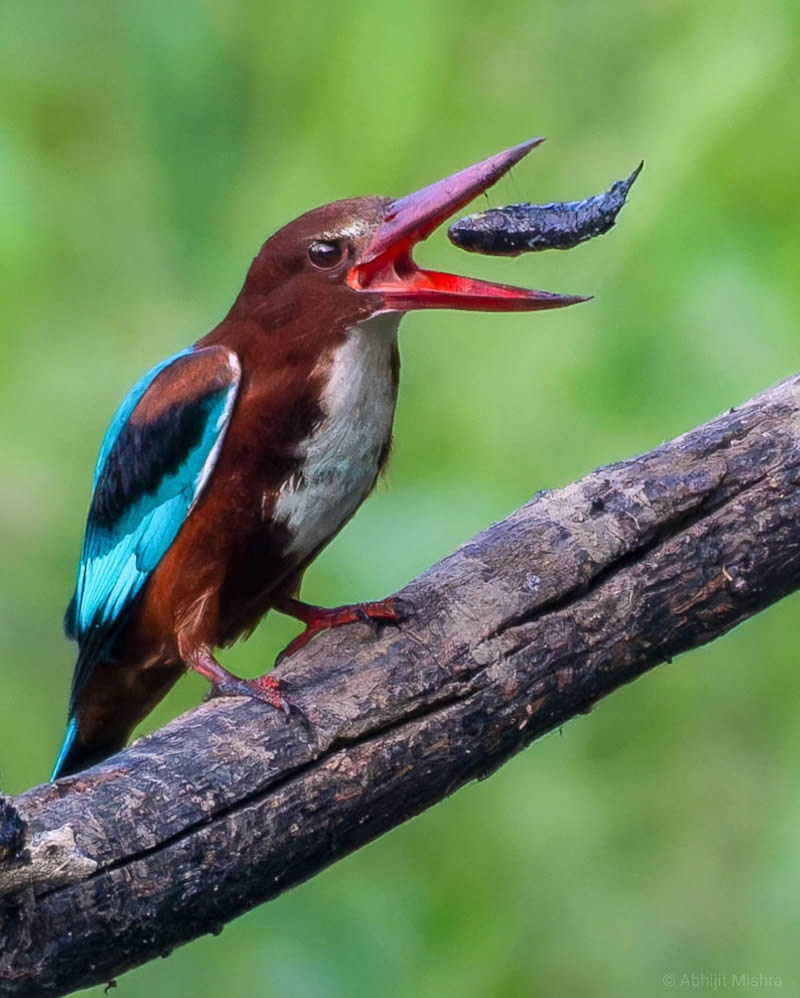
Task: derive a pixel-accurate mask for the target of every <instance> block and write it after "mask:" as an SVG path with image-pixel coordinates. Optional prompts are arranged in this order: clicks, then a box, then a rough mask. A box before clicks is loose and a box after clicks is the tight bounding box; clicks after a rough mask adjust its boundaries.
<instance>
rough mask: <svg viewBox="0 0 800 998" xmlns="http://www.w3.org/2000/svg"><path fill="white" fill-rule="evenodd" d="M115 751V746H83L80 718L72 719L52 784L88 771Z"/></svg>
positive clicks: (51, 777)
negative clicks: (79, 726)
mask: <svg viewBox="0 0 800 998" xmlns="http://www.w3.org/2000/svg"><path fill="white" fill-rule="evenodd" d="M115 751H116V747H114V746H112V747H106V748H101V749H98V748H93V747H91V746H87V745H81V743H80V740H79V739H78V718H77V717H72V718H70V721H69V724H68V725H67V733H66V735H65V736H64V741H63V743H62V745H61V751H60V752H59V753H58V759H56V764H55V766H54V767H53V773H52V775H51V776H50V780H51V782H52V781H54V780H58V779H60V777H62V776H71V775H72V774H73V773H78V772H80V770H82V769H88V768H89V766H94V764H95V763H96V762H102V761H103V759H106V758H107V757H108V756H110V755H112V754H113V753H114V752H115Z"/></svg>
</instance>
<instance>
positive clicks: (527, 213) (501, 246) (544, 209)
mask: <svg viewBox="0 0 800 998" xmlns="http://www.w3.org/2000/svg"><path fill="white" fill-rule="evenodd" d="M643 166H644V160H643V161H642V162H641V163H640V164H639V165H638V166H637V167H636V169H635V170H634V171H633V173H632V174H631V175H630V176H629V177H628V178H627V180H618V181H617V182H616V183H615V184H613V185H612V187H611V188H610V189H609V190H608V191H606V192H605V194H595V195H593V196H592V197H588V198H584V200H583V201H554V202H553V203H551V204H510V205H507V206H506V207H505V208H490V209H489V210H488V211H481V212H477V213H476V214H475V215H467V217H466V218H460V219H459V220H458V221H457V222H453V224H452V225H451V226H450V228H449V229H448V230H447V235H448V237H449V238H450V242H452V243H453V244H454V245H456V246H458V247H459V248H460V249H465V250H469V251H470V252H472V253H487V254H490V255H493V256H517V255H518V254H520V253H534V252H536V251H538V250H547V249H562V250H563V249H572V247H573V246H577V245H578V244H579V243H583V242H586V240H587V239H593V238H594V237H595V236H602V235H603V233H605V232H608V230H609V229H610V228H612V226H613V225H614V222H616V220H617V215H618V214H619V212H620V209H621V208H622V206H623V205H624V204H625V199H626V198H627V196H628V191H629V190H630V189H631V187H632V186H633V182H634V181H635V180H636V178H637V177H638V176H639V173H640V172H641V169H642V167H643Z"/></svg>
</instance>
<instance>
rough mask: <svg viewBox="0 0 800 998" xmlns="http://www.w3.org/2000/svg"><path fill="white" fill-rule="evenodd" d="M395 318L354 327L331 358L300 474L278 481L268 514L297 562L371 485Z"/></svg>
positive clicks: (385, 439) (391, 402)
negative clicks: (283, 528) (280, 525)
mask: <svg viewBox="0 0 800 998" xmlns="http://www.w3.org/2000/svg"><path fill="white" fill-rule="evenodd" d="M401 318H402V313H400V312H388V313H383V314H381V315H377V316H374V317H373V318H371V319H368V320H367V321H366V322H363V323H361V324H360V325H358V326H354V327H353V328H352V329H351V330H350V331H349V333H348V334H347V339H346V340H345V341H344V343H342V344H341V345H340V346H339V347H338V348H337V349H336V351H335V353H334V355H333V362H332V364H331V367H330V376H329V379H328V384H327V385H326V386H325V390H324V392H323V395H322V399H321V408H322V412H323V419H322V422H321V423H320V425H319V426H318V427H317V429H316V431H315V432H314V433H313V434H312V435H311V436H309V437H307V438H306V439H305V440H304V441H302V443H301V444H300V445H299V446H298V450H297V453H298V456H299V457H301V458H302V464H301V467H300V471H299V473H298V474H297V475H294V476H292V478H291V479H289V481H287V482H284V484H283V486H282V487H281V491H280V494H279V496H278V501H277V503H276V505H275V509H274V516H275V519H276V520H279V521H283V522H285V523H286V524H287V526H288V527H289V530H290V532H291V534H292V540H291V544H290V546H289V552H290V553H291V554H292V555H294V556H295V557H296V559H297V561H298V562H302V561H303V560H305V559H306V558H307V557H308V556H309V555H311V554H312V553H313V552H314V551H315V550H316V549H317V548H319V547H321V546H322V545H324V544H325V543H326V542H327V541H329V540H330V539H331V538H332V537H333V536H334V535H335V534H336V533H338V531H339V530H340V529H341V528H342V526H344V524H345V523H346V522H347V520H349V519H350V517H351V516H352V515H353V513H355V511H356V509H358V507H359V506H360V505H361V503H362V502H363V501H364V499H365V498H366V497H367V495H368V494H369V492H370V490H371V489H372V487H373V485H374V484H375V479H376V478H377V475H378V472H379V470H380V469H379V461H380V456H381V454H382V453H383V452H384V450H385V448H386V447H387V446H388V443H389V441H390V439H391V435H392V422H393V420H394V407H395V386H394V384H393V380H392V354H393V351H394V345H395V343H396V341H397V327H398V324H399V322H400V319H401ZM326 363H327V359H326Z"/></svg>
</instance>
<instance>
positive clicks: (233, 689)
mask: <svg viewBox="0 0 800 998" xmlns="http://www.w3.org/2000/svg"><path fill="white" fill-rule="evenodd" d="M209 697H253V698H254V699H256V700H263V701H264V703H268V704H269V705H270V707H274V708H275V710H280V711H282V712H283V713H284V714H285V715H286V716H287V717H288V716H289V714H290V712H291V704H290V703H289V701H288V700H287V699H286V697H285V696H284V695H283V693H281V684H280V683H279V682H278V680H277V679H275V677H274V676H271V675H270V674H269V673H267V674H266V675H263V676H256V678H255V679H240V678H239V677H238V676H233V675H230V674H228V676H225V677H223V678H222V679H220V680H219V681H218V682H215V683H214V685H213V686H212V687H211V691H210V693H209Z"/></svg>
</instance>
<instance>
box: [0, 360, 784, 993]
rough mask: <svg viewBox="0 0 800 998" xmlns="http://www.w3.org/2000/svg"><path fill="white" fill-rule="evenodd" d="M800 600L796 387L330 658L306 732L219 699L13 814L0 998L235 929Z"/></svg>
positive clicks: (4, 883) (667, 452)
mask: <svg viewBox="0 0 800 998" xmlns="http://www.w3.org/2000/svg"><path fill="white" fill-rule="evenodd" d="M799 585H800V376H798V377H794V378H791V379H789V380H788V381H786V382H784V383H783V384H781V385H779V386H777V387H776V388H774V389H772V390H771V391H769V392H767V393H766V394H764V395H762V396H760V397H759V398H757V399H754V400H752V401H751V402H749V403H747V404H746V405H745V406H743V407H741V408H740V409H737V410H735V411H731V412H730V413H728V414H726V415H724V416H722V417H720V418H719V419H717V420H715V421H713V422H711V423H709V424H707V425H706V426H703V427H701V428H699V429H697V430H694V431H692V432H691V433H689V434H687V435H685V436H683V437H680V438H678V439H677V440H675V441H673V442H671V443H668V444H665V445H664V446H662V447H659V448H658V449H657V450H655V451H653V452H651V453H649V454H645V455H644V456H642V457H639V458H636V459H633V460H630V461H626V462H623V463H621V464H618V465H615V466H613V467H609V468H602V469H600V470H598V471H596V472H594V473H593V474H591V475H588V476H587V477H586V478H584V479H583V480H581V481H579V482H577V483H575V484H573V485H570V486H568V487H567V488H565V489H562V490H560V491H558V492H552V493H541V494H539V495H537V496H536V497H534V498H533V499H532V500H531V501H530V502H529V503H527V504H526V505H525V506H524V507H523V508H522V509H520V510H518V511H517V512H515V513H513V514H512V515H511V516H510V517H508V519H506V520H504V521H503V522H501V523H498V524H496V525H495V526H493V527H491V528H490V529H489V530H487V531H485V532H484V533H483V534H481V535H480V536H478V537H476V538H474V539H473V540H471V541H470V542H469V543H467V544H465V545H464V546H463V547H462V548H461V549H460V550H458V551H456V552H455V553H454V554H453V555H451V556H450V557H449V558H447V559H445V560H444V561H443V562H441V563H440V564H438V565H435V566H434V567H433V568H432V569H430V570H429V571H428V572H426V573H425V574H424V575H422V576H420V577H419V578H418V579H416V580H415V581H414V582H412V583H411V584H410V585H409V586H407V587H406V589H404V590H403V591H402V593H401V595H402V596H403V597H405V598H406V599H408V600H409V601H410V602H411V603H413V604H414V606H415V607H416V614H415V616H414V617H413V620H411V621H410V622H409V623H407V624H405V625H403V626H402V627H400V628H399V629H397V630H386V631H384V633H383V634H382V635H381V637H380V638H379V639H378V640H373V639H372V638H371V636H370V634H369V632H368V630H367V628H366V626H365V625H360V624H359V625H352V626H349V627H347V628H342V629H340V630H338V631H336V632H331V633H328V634H326V635H323V636H322V637H320V638H318V639H317V640H315V641H314V642H312V644H311V645H310V646H309V647H308V648H307V649H306V650H304V651H303V652H302V653H301V654H299V655H297V656H296V657H295V658H293V659H292V660H291V661H287V662H285V663H284V664H283V665H282V666H281V667H280V670H279V672H280V676H281V679H282V680H283V681H284V682H285V684H286V687H287V689H288V690H289V691H290V695H291V696H292V698H293V699H294V701H295V702H296V704H297V705H298V706H299V707H300V708H301V709H302V711H303V712H304V713H305V716H306V718H307V720H308V724H307V725H304V724H303V723H301V721H300V720H299V719H298V718H297V717H295V718H293V719H292V720H291V721H290V722H288V723H287V722H286V721H285V720H284V719H283V718H282V716H281V715H279V714H277V713H276V712H274V711H270V710H266V709H264V708H263V706H262V705H261V704H259V703H255V702H251V701H247V700H243V699H230V700H217V701H213V702H210V703H208V704H205V705H204V706H202V707H200V708H199V709H197V710H195V711H192V712H191V713H189V714H187V715H186V716H184V717H182V718H179V719H178V720H177V721H175V722H174V723H172V724H170V725H168V726H167V727H166V728H164V729H163V730H161V731H159V732H157V733H155V734H154V735H151V736H149V737H147V738H143V739H141V740H140V741H139V742H137V743H136V744H135V745H134V746H133V747H132V748H131V749H129V750H128V751H126V752H124V753H121V754H120V755H118V756H116V757H114V758H113V759H111V760H109V761H108V762H106V763H105V764H103V765H100V766H98V767H96V768H94V769H92V770H90V771H88V772H86V773H85V774H81V775H79V776H76V777H71V778H67V779H64V780H61V781H60V782H58V783H57V784H55V785H43V786H40V787H36V788H34V789H32V790H30V791H28V792H27V793H25V794H23V795H21V796H19V797H17V798H14V799H11V800H9V801H8V802H7V806H6V808H5V810H3V809H2V806H0V892H2V891H5V893H4V895H3V897H2V898H0V995H3V996H6V995H13V996H27V995H50V994H65V993H67V992H69V991H71V990H73V989H75V988H78V987H86V986H88V985H90V984H92V983H97V982H103V981H106V980H108V979H109V978H111V977H114V976H116V975H118V974H120V973H122V972H123V971H125V970H126V969H128V968H130V967H133V966H136V965H137V964H140V963H142V962H144V961H146V960H148V959H151V958H153V957H155V956H158V955H163V954H165V953H166V952H168V951H169V950H170V949H172V948H173V947H175V946H177V945H179V944H180V943H183V942H186V941H187V940H189V939H192V938H194V937H196V936H198V935H200V934H202V933H206V932H214V931H216V930H218V929H219V927H221V926H222V925H223V923H225V922H226V921H228V920H229V919H231V918H233V917H235V916H236V915H238V914H240V913H241V912H243V911H245V910H246V909H248V908H250V907H252V906H253V905H256V904H260V903H261V902H262V901H266V900H268V899H269V898H272V897H274V896H275V895H277V894H278V893H280V892H281V891H284V890H286V889H287V888H288V887H291V886H292V885H293V884H296V883H298V882H300V881H302V880H305V879H306V878H308V877H310V876H312V875H313V874H314V873H316V872H317V871H318V870H320V869H322V868H323V867H324V866H326V865H328V864H329V863H331V862H333V861H334V860H336V859H338V858H340V857H342V856H344V855H345V854H346V853H348V852H350V851H351V850H353V849H356V848H357V847H358V846H360V845H363V844H364V843H365V842H368V841H369V840H370V839H373V838H375V837H376V836H377V835H380V834H381V833H382V832H384V831H386V830H387V829H389V828H391V827H393V826H394V825H397V824H399V823H400V822H401V821H404V820H405V819H406V818H408V817H410V816H411V815H414V814H417V813H418V812H420V811H422V810H424V809H425V808H426V807H428V806H429V805H430V804H433V803H434V802H435V801H438V800H441V799H442V798H443V797H444V796H446V795H447V794H449V793H451V792H452V791H454V790H455V789H457V788H458V787H459V786H461V785H462V784H463V783H465V782H466V781H468V780H472V779H474V778H475V777H477V776H481V775H485V774H487V773H488V772H491V771H492V770H493V769H495V768H496V767H497V766H499V765H501V763H503V762H504V761H505V760H506V759H508V758H509V756H511V755H513V754H514V753H515V752H517V751H519V750H520V749H521V748H523V747H524V746H526V745H527V744H528V743H529V742H531V741H532V740H533V739H534V738H537V737H538V736H540V735H542V734H543V733H544V732H546V731H548V730H550V729H551V728H553V727H554V726H556V725H560V724H563V723H564V722H565V721H566V720H568V719H569V718H570V717H572V716H573V715H575V714H577V713H580V712H585V711H587V710H589V708H590V707H591V705H592V704H593V703H594V702H595V701H596V700H598V699H600V698H601V697H603V696H605V695H606V694H608V693H610V692H611V691H612V690H614V689H615V688H616V687H618V686H619V685H620V684H622V683H625V682H628V681H629V680H631V679H633V678H634V677H636V676H638V675H640V674H641V673H643V672H645V671H646V670H647V669H650V668H652V667H653V666H655V665H658V664H659V663H661V662H664V661H668V660H669V659H671V658H672V657H673V656H675V655H677V654H679V653H680V652H682V651H685V650H686V649H688V648H693V647H695V646H697V645H700V644H703V643H704V642H707V641H710V640H712V639H713V638H715V637H717V636H719V635H721V634H723V633H724V632H725V631H727V630H729V629H730V628H731V627H733V626H734V625H735V624H737V623H739V622H740V621H741V620H743V619H744V618H746V617H748V616H749V615H751V614H754V613H756V612H757V611H759V610H760V609H762V608H763V607H765V606H767V605H768V604H770V603H772V602H774V601H775V600H778V599H780V598H781V597H782V596H784V595H786V594H787V593H789V592H791V591H792V590H794V589H795V588H797V587H798V586H799ZM656 720H657V719H655V718H654V723H655V721H656ZM20 819H21V820H22V821H24V823H25V825H24V827H23V826H22V825H20ZM47 836H49V838H48V837H47Z"/></svg>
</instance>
